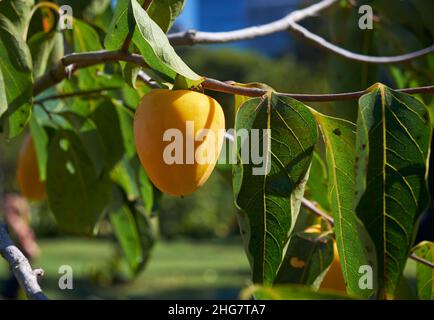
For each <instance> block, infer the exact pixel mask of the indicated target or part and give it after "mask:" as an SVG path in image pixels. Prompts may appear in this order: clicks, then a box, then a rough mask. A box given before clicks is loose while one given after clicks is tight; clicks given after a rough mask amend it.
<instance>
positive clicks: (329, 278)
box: [305, 225, 346, 293]
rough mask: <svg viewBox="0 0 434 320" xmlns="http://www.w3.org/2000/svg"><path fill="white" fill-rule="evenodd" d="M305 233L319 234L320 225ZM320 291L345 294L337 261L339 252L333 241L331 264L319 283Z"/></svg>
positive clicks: (310, 228) (339, 265)
mask: <svg viewBox="0 0 434 320" xmlns="http://www.w3.org/2000/svg"><path fill="white" fill-rule="evenodd" d="M305 232H307V233H317V232H321V226H320V225H313V226H311V227H309V228H307V229H306V230H305ZM320 289H328V290H335V291H340V292H344V293H345V292H346V289H345V280H344V276H343V274H342V269H341V264H340V261H339V252H338V247H337V245H336V241H333V262H332V264H331V266H330V268H329V270H328V271H327V274H326V275H325V276H324V279H323V281H322V282H321V285H320Z"/></svg>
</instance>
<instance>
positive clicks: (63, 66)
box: [33, 50, 434, 102]
mask: <svg viewBox="0 0 434 320" xmlns="http://www.w3.org/2000/svg"><path fill="white" fill-rule="evenodd" d="M118 61H128V62H132V63H135V64H137V65H139V66H141V67H144V68H145V67H147V66H148V65H147V64H146V62H145V60H144V59H143V57H142V56H141V55H139V54H135V53H131V54H130V53H126V52H122V51H105V50H101V51H90V52H84V53H72V54H69V55H66V56H64V57H63V58H62V60H61V61H60V62H58V63H57V64H56V65H55V66H54V67H53V68H52V69H51V70H49V71H48V72H47V73H45V74H44V75H43V76H41V77H40V78H38V79H37V80H36V82H35V85H34V87H33V95H35V96H36V95H38V94H39V93H41V92H42V91H44V90H45V89H47V88H49V87H51V86H53V85H55V84H57V83H59V82H60V81H62V80H63V79H66V78H67V77H68V76H69V75H70V74H71V72H74V71H75V70H77V69H80V68H85V67H89V66H92V65H96V64H101V63H113V62H118ZM201 85H202V87H203V88H205V89H208V90H212V91H219V92H224V93H230V94H239V95H244V96H249V97H260V96H263V95H264V94H265V93H266V90H264V89H259V88H246V87H238V86H236V85H234V84H232V83H230V82H222V81H219V80H216V79H211V78H205V81H204V82H202V84H201ZM397 91H400V92H406V93H410V94H414V93H434V85H433V86H426V87H416V88H407V89H398V90H397ZM365 93H367V91H366V90H365V91H356V92H347V93H335V94H298V93H281V94H282V95H285V96H288V97H292V98H294V99H297V100H300V101H319V102H323V101H341V100H356V99H358V98H360V97H361V96H362V95H364V94H365Z"/></svg>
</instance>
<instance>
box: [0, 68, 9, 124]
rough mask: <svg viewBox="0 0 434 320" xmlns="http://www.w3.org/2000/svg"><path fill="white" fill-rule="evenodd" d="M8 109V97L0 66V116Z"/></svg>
mask: <svg viewBox="0 0 434 320" xmlns="http://www.w3.org/2000/svg"><path fill="white" fill-rule="evenodd" d="M7 109H8V99H7V97H6V85H5V81H4V78H3V73H2V69H1V68H0V117H1V116H2V115H3V113H5V112H6V110H7Z"/></svg>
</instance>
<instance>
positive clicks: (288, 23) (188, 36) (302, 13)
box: [168, 0, 434, 64]
mask: <svg viewBox="0 0 434 320" xmlns="http://www.w3.org/2000/svg"><path fill="white" fill-rule="evenodd" d="M336 2H337V0H323V1H320V2H318V3H316V4H314V5H312V6H309V7H307V8H304V9H301V10H296V11H293V12H291V13H290V14H288V15H287V16H285V17H283V18H282V19H279V20H276V21H274V22H271V23H267V24H263V25H260V26H254V27H248V28H243V29H238V30H233V31H227V32H202V31H196V30H188V31H185V32H179V33H173V34H169V35H168V38H169V41H170V43H171V44H172V45H174V46H180V45H194V44H210V43H226V42H234V41H240V40H248V39H253V38H257V37H262V36H266V35H270V34H273V33H277V32H282V31H288V30H289V31H294V32H296V33H298V34H300V35H301V36H302V37H303V38H304V39H307V40H309V41H311V42H313V43H315V44H316V45H318V46H319V47H320V48H323V49H326V50H328V51H330V52H333V53H335V54H337V55H339V56H342V57H344V58H347V59H350V60H353V61H358V62H364V63H372V64H390V63H398V62H405V61H409V60H412V59H415V58H418V57H421V56H424V55H427V54H429V53H432V52H434V45H432V46H430V47H427V48H424V49H422V50H418V51H415V52H411V53H407V54H403V55H398V56H389V57H381V56H368V55H363V54H359V53H355V52H351V51H349V50H346V49H344V48H341V47H339V46H336V45H334V44H332V43H331V42H329V41H327V40H326V39H324V38H322V37H320V36H318V35H316V34H314V33H313V32H311V31H309V30H307V29H306V28H304V27H302V26H301V25H299V24H298V23H297V22H299V21H301V20H303V19H305V18H307V17H311V16H314V15H316V14H317V13H319V12H320V11H323V10H324V9H327V8H328V7H330V6H331V5H333V4H334V3H336Z"/></svg>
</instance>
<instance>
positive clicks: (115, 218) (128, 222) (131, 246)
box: [110, 206, 145, 272]
mask: <svg viewBox="0 0 434 320" xmlns="http://www.w3.org/2000/svg"><path fill="white" fill-rule="evenodd" d="M110 222H111V224H112V226H113V231H114V233H115V235H116V238H117V239H118V241H119V244H120V246H121V248H122V251H123V253H124V256H125V259H126V261H127V264H128V266H129V267H130V269H131V271H133V272H137V270H139V268H140V265H142V264H143V263H144V260H145V259H144V253H143V250H142V246H141V243H140V235H139V233H138V230H137V226H136V221H135V220H134V216H133V215H132V213H131V211H130V210H129V208H128V207H127V206H123V207H122V208H120V209H119V210H117V211H115V212H111V213H110Z"/></svg>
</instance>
